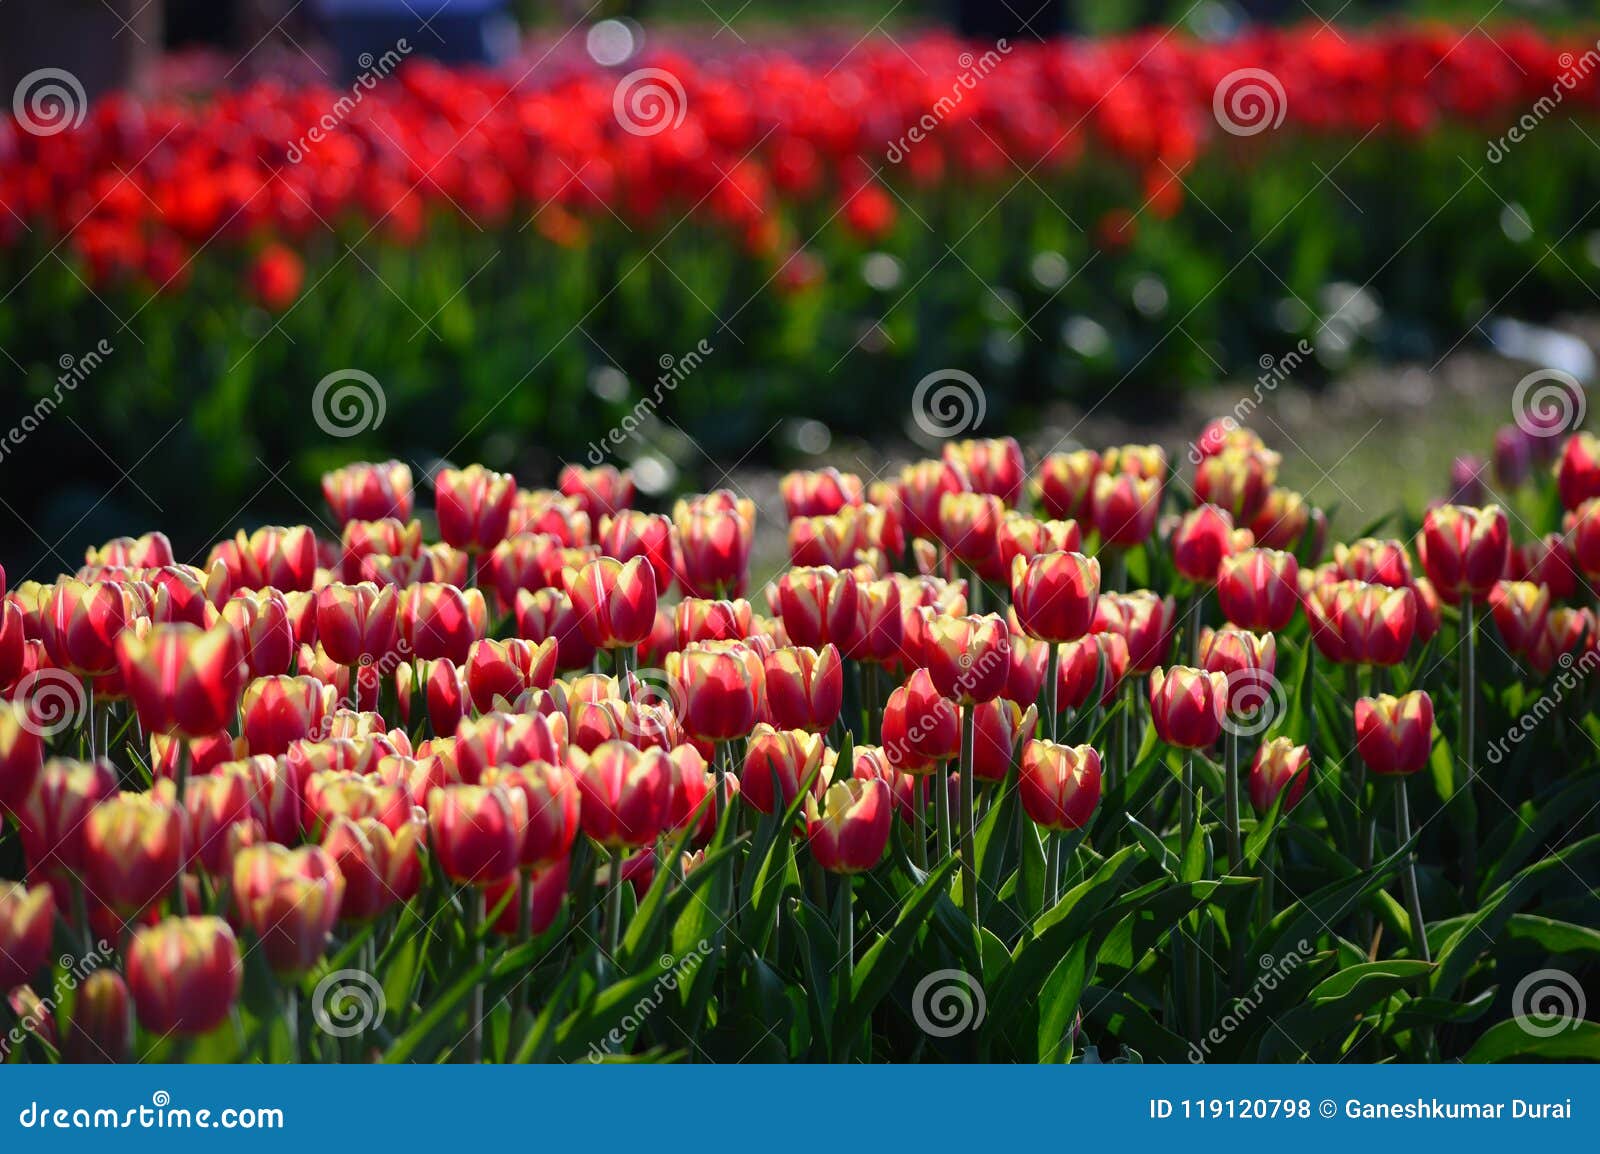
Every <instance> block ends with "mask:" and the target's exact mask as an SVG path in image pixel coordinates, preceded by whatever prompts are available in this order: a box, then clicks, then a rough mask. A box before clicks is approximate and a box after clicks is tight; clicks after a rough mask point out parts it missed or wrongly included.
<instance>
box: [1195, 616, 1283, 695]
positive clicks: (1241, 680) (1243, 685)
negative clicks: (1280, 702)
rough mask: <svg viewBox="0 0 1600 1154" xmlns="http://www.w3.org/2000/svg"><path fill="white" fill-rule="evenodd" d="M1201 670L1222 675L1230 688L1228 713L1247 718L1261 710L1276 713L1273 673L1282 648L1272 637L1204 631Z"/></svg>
mask: <svg viewBox="0 0 1600 1154" xmlns="http://www.w3.org/2000/svg"><path fill="white" fill-rule="evenodd" d="M1199 650H1200V667H1201V668H1202V669H1204V670H1205V671H1206V672H1208V673H1220V674H1222V676H1223V678H1224V680H1225V682H1226V684H1227V702H1228V712H1229V713H1231V714H1232V715H1233V716H1235V717H1246V716H1249V715H1251V714H1254V713H1255V712H1256V711H1257V710H1259V709H1263V708H1265V709H1267V710H1268V711H1269V714H1270V712H1271V711H1272V709H1273V705H1272V697H1273V693H1272V690H1273V687H1274V686H1275V685H1276V684H1277V680H1276V678H1274V677H1273V671H1274V669H1275V668H1276V666H1277V657H1278V646H1277V641H1276V639H1275V638H1274V637H1273V635H1272V634H1270V633H1266V634H1261V635H1257V634H1254V633H1251V632H1248V631H1247V630H1243V629H1233V628H1227V629H1211V628H1209V627H1208V628H1202V629H1201V630H1200V646H1199Z"/></svg>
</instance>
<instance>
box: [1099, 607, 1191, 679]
mask: <svg viewBox="0 0 1600 1154" xmlns="http://www.w3.org/2000/svg"><path fill="white" fill-rule="evenodd" d="M1175 616H1176V610H1175V607H1174V605H1173V601H1172V598H1171V597H1159V596H1157V595H1156V594H1155V593H1152V592H1150V591H1149V590H1147V589H1139V590H1135V591H1134V592H1132V593H1102V594H1100V600H1099V601H1098V602H1096V603H1095V619H1094V624H1093V625H1092V626H1091V629H1092V630H1093V631H1094V632H1096V633H1119V634H1121V635H1122V638H1123V640H1125V641H1126V642H1127V643H1128V665H1129V668H1130V669H1131V670H1132V671H1133V672H1134V673H1148V672H1149V671H1150V670H1152V669H1154V668H1155V667H1156V666H1157V665H1161V664H1163V663H1165V662H1166V660H1167V658H1168V656H1169V655H1170V654H1171V651H1172V625H1173V620H1174V618H1175Z"/></svg>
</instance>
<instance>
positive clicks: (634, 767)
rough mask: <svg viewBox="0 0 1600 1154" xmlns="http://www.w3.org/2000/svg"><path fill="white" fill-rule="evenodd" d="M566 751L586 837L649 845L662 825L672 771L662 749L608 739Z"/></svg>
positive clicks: (615, 844) (614, 845)
mask: <svg viewBox="0 0 1600 1154" xmlns="http://www.w3.org/2000/svg"><path fill="white" fill-rule="evenodd" d="M569 756H570V758H571V761H572V772H573V776H574V777H575V778H576V780H577V783H578V792H579V794H580V795H581V796H582V798H583V804H582V806H581V807H580V810H579V815H578V816H579V822H580V824H581V826H582V828H583V832H584V833H585V834H587V835H588V836H589V837H591V838H593V839H594V840H595V841H597V842H599V843H600V844H601V845H603V846H606V847H608V848H610V849H613V850H615V849H619V848H621V847H623V846H645V845H649V844H650V843H651V842H652V841H654V840H655V838H656V836H657V835H658V834H660V833H661V832H662V831H663V830H665V829H666V828H667V825H668V822H669V821H670V820H671V817H672V797H673V792H674V788H675V786H674V779H675V778H676V776H677V772H676V769H675V767H674V766H673V763H672V761H671V760H670V759H669V758H668V757H667V755H666V753H664V752H663V751H661V750H659V749H649V750H639V749H635V748H634V747H633V746H631V745H624V744H623V743H622V742H620V741H611V742H606V743H605V744H603V745H601V746H599V747H597V748H596V749H595V751H594V752H593V753H589V754H585V753H583V752H581V751H577V750H574V751H572V752H571V753H570V754H569Z"/></svg>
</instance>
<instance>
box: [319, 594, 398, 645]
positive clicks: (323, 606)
mask: <svg viewBox="0 0 1600 1154" xmlns="http://www.w3.org/2000/svg"><path fill="white" fill-rule="evenodd" d="M317 637H318V639H319V640H320V642H321V644H322V648H323V649H324V650H325V651H326V652H327V654H328V657H329V659H330V660H332V661H333V662H334V663H335V664H338V665H343V666H353V665H371V664H373V663H374V662H376V661H378V660H379V659H380V658H383V657H387V656H388V655H389V654H390V653H391V652H393V650H394V648H395V644H396V642H397V641H398V640H399V638H400V629H399V598H398V597H397V596H396V594H395V591H394V589H393V588H383V589H379V588H378V586H376V585H374V584H373V583H372V582H370V581H363V582H361V583H360V584H359V585H341V584H337V583H335V584H332V585H327V586H325V587H324V588H323V589H322V590H321V591H320V592H318V594H317Z"/></svg>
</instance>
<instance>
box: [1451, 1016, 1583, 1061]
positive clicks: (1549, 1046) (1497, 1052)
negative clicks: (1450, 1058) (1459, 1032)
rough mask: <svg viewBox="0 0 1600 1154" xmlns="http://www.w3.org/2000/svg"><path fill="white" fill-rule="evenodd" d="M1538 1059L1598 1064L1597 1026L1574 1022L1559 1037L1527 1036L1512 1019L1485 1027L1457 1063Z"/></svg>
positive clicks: (1520, 1025)
mask: <svg viewBox="0 0 1600 1154" xmlns="http://www.w3.org/2000/svg"><path fill="white" fill-rule="evenodd" d="M1527 1058H1542V1059H1545V1060H1547V1061H1575V1060H1576V1061H1587V1062H1596V1061H1600V1024H1597V1023H1595V1022H1590V1021H1586V1020H1584V1019H1578V1020H1576V1021H1574V1022H1573V1023H1572V1024H1571V1025H1570V1026H1568V1027H1567V1028H1565V1029H1563V1030H1562V1031H1560V1032H1559V1033H1556V1034H1550V1035H1546V1036H1542V1037H1541V1036H1539V1035H1536V1034H1530V1033H1529V1032H1528V1031H1527V1029H1526V1028H1524V1026H1523V1023H1521V1022H1519V1021H1517V1020H1515V1019H1512V1020H1511V1021H1508V1022H1500V1023H1497V1024H1496V1025H1494V1026H1491V1027H1489V1029H1488V1030H1486V1031H1485V1032H1484V1034H1483V1036H1482V1037H1480V1038H1479V1039H1478V1040H1477V1041H1476V1042H1474V1043H1473V1044H1472V1048H1471V1049H1470V1050H1468V1051H1467V1052H1466V1055H1465V1056H1464V1057H1463V1058H1462V1059H1461V1060H1462V1061H1463V1062H1509V1061H1512V1060H1517V1059H1527Z"/></svg>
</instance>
